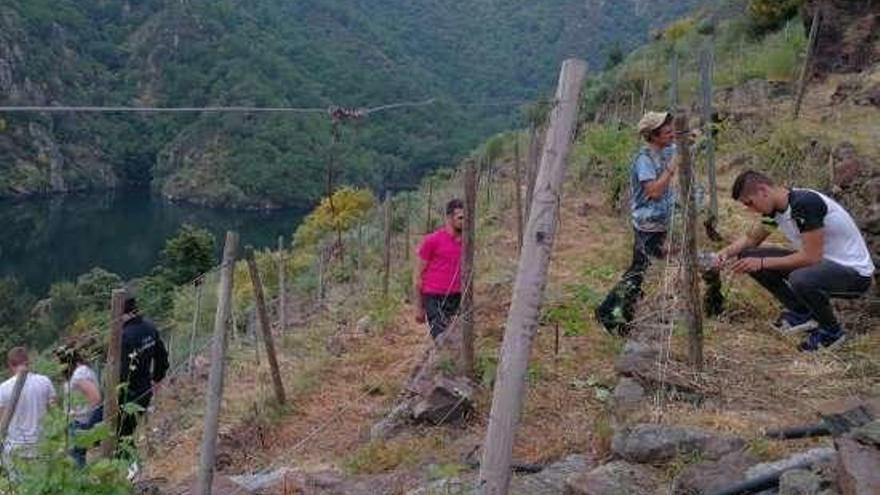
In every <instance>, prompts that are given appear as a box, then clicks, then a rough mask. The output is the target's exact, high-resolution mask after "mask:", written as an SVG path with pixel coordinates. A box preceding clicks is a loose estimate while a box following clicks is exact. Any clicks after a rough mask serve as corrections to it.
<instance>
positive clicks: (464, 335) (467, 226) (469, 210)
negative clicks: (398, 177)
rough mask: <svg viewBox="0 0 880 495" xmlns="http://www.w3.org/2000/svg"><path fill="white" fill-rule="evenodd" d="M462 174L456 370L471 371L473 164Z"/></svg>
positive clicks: (474, 183) (474, 172)
mask: <svg viewBox="0 0 880 495" xmlns="http://www.w3.org/2000/svg"><path fill="white" fill-rule="evenodd" d="M465 167H466V168H465V174H464V225H463V226H462V227H463V228H462V230H463V232H462V245H461V250H462V252H461V290H462V292H461V307H460V308H459V311H458V314H459V318H461V341H462V344H461V359H460V360H459V362H460V365H459V371H460V372H461V374H462V375H464V376H473V374H474V253H475V247H476V244H475V239H476V235H475V234H476V232H475V229H476V225H477V164H476V162H475V161H474V160H468V162H467V164H466V165H465Z"/></svg>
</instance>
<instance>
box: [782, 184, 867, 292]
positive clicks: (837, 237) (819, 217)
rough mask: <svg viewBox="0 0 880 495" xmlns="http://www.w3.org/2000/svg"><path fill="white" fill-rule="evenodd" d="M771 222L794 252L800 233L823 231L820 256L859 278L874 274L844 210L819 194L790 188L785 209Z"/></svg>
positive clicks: (863, 242) (854, 225)
mask: <svg viewBox="0 0 880 495" xmlns="http://www.w3.org/2000/svg"><path fill="white" fill-rule="evenodd" d="M773 220H774V221H775V222H776V224H777V225H778V226H779V228H780V229H781V230H782V233H783V234H785V237H786V238H787V239H788V241H789V242H790V243H791V244H792V246H794V248H795V249H800V248H801V242H802V239H801V234H802V233H803V232H809V231H812V230H816V229H820V228H821V229H824V234H825V235H824V236H823V237H824V239H825V241H824V246H823V251H822V257H823V258H825V259H827V260H829V261H833V262H835V263H838V264H840V265H843V266H847V267H850V268H852V269H854V270H855V271H857V272H858V273H859V275H862V276H863V277H870V276H871V275H873V274H874V262H873V261H872V260H871V253H870V251H868V246H867V245H865V239H864V238H863V237H862V233H861V232H860V231H859V228H858V226H856V223H855V222H854V221H853V219H852V217H851V216H850V215H849V213H847V211H846V210H845V209H844V208H843V207H842V206H840V204H838V203H837V201H834V200H833V199H831V198H829V197H828V196H825V195H824V194H822V193H820V192H816V191H813V190H811V189H792V190H791V192H790V193H789V196H788V208H786V210H785V211H783V212H781V213H776V214H775V215H774V216H773Z"/></svg>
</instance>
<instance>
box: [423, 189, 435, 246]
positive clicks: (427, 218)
mask: <svg viewBox="0 0 880 495" xmlns="http://www.w3.org/2000/svg"><path fill="white" fill-rule="evenodd" d="M433 202H434V181H433V180H432V179H428V205H427V206H426V207H425V233H426V234H427V233H428V232H430V231H431V229H432V228H433V227H434V225H433V222H432V221H431V210H432V209H433V208H434V204H433Z"/></svg>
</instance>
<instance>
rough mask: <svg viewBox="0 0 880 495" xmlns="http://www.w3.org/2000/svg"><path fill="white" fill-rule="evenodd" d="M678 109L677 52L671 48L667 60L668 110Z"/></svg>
mask: <svg viewBox="0 0 880 495" xmlns="http://www.w3.org/2000/svg"><path fill="white" fill-rule="evenodd" d="M677 108H678V50H676V49H675V47H672V56H671V57H670V58H669V110H670V111H675V109H677Z"/></svg>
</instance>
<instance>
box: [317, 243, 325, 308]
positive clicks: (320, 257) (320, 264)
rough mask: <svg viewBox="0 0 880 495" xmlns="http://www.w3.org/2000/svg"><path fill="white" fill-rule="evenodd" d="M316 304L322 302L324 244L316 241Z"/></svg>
mask: <svg viewBox="0 0 880 495" xmlns="http://www.w3.org/2000/svg"><path fill="white" fill-rule="evenodd" d="M318 304H319V305H321V304H324V244H323V243H321V242H318Z"/></svg>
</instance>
